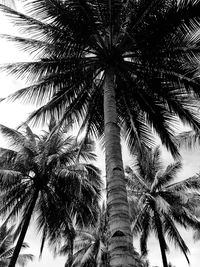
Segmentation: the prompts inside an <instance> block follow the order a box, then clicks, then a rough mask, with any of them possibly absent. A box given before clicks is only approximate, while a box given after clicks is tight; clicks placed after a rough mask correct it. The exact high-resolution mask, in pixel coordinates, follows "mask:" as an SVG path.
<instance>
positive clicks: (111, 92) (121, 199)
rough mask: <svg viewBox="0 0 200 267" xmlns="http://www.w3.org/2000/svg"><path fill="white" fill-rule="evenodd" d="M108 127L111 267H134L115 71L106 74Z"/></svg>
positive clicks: (108, 208) (109, 248) (106, 120)
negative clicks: (116, 98)
mask: <svg viewBox="0 0 200 267" xmlns="http://www.w3.org/2000/svg"><path fill="white" fill-rule="evenodd" d="M104 127H105V128H104V132H105V151H106V178H107V211H108V235H109V240H108V253H109V257H110V266H111V267H119V266H123V267H132V266H136V264H135V260H134V258H133V253H132V250H133V245H132V235H131V230H130V217H129V207H128V201H127V192H126V187H125V179H124V170H123V163H122V153H121V144H120V128H119V126H118V117H117V109H116V100H115V76H114V73H113V71H112V70H111V69H110V70H107V71H106V73H105V82H104Z"/></svg>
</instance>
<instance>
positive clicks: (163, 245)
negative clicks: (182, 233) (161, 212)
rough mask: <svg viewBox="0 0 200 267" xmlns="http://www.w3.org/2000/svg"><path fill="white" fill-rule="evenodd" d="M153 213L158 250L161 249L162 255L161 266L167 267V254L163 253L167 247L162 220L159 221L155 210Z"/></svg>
mask: <svg viewBox="0 0 200 267" xmlns="http://www.w3.org/2000/svg"><path fill="white" fill-rule="evenodd" d="M154 215H155V225H156V228H157V233H158V240H159V245H160V251H161V256H162V261H163V267H168V263H167V256H166V253H165V252H166V249H167V245H166V242H165V238H164V236H163V230H162V222H161V221H160V218H159V216H158V214H157V212H155V211H154Z"/></svg>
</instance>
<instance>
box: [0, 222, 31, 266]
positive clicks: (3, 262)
mask: <svg viewBox="0 0 200 267" xmlns="http://www.w3.org/2000/svg"><path fill="white" fill-rule="evenodd" d="M13 230H14V226H11V227H9V228H8V227H7V226H6V225H5V224H3V225H2V226H1V227H0V266H1V267H7V266H8V264H9V262H10V259H11V257H12V254H13V251H14V249H15V247H14V246H13V245H14V241H15V234H14V233H13ZM22 247H23V248H28V245H27V244H26V243H23V246H22ZM32 260H33V255H32V254H20V255H19V256H18V259H17V262H16V264H17V265H19V266H22V267H23V266H26V264H27V263H28V262H29V261H32Z"/></svg>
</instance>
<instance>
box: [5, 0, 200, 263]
mask: <svg viewBox="0 0 200 267" xmlns="http://www.w3.org/2000/svg"><path fill="white" fill-rule="evenodd" d="M26 2H28V3H29V4H27V5H26V14H27V13H28V14H30V15H25V14H22V13H19V12H17V11H15V10H12V9H10V8H7V7H5V6H3V5H1V10H3V12H4V13H5V14H7V15H8V16H9V18H10V19H12V20H13V22H14V24H15V25H17V26H19V27H20V31H21V32H23V33H24V34H25V35H24V37H22V36H20V37H16V36H8V35H4V38H6V39H7V40H11V41H14V42H16V43H17V44H18V45H19V46H20V47H21V48H22V49H23V51H25V50H26V51H28V52H30V53H31V54H33V55H34V56H35V59H34V60H33V61H32V62H20V63H15V64H8V65H6V66H5V68H6V70H7V71H8V72H9V73H12V74H15V75H16V76H17V77H20V78H22V77H24V78H27V79H28V81H29V84H30V85H29V86H27V87H25V88H23V89H21V90H19V91H18V92H17V93H15V94H13V95H12V96H11V97H10V99H12V100H15V99H19V98H22V99H23V100H24V101H25V102H28V103H36V104H38V105H39V106H40V107H39V109H37V110H36V111H35V112H34V113H33V114H32V115H31V116H30V117H29V119H28V121H31V120H34V121H35V122H37V123H41V122H43V123H44V122H46V120H47V119H48V117H49V116H50V114H51V115H52V114H54V115H55V116H58V117H59V119H60V122H61V123H62V122H63V121H65V120H67V121H68V120H70V119H72V120H74V121H77V122H79V123H80V131H82V130H85V131H84V133H85V136H86V138H87V136H88V135H91V134H95V135H96V136H101V135H102V134H103V133H104V135H105V153H106V170H107V175H106V177H107V196H108V201H107V205H108V214H109V217H108V225H109V226H108V228H109V231H110V241H109V246H108V251H109V254H110V265H111V266H115V267H116V266H125V267H126V266H134V265H135V264H134V260H133V256H132V255H133V254H132V252H131V251H130V250H131V248H132V236H131V230H130V218H129V211H128V202H127V193H126V188H125V183H124V179H125V177H124V170H123V164H122V156H121V146H120V129H123V130H124V132H123V134H124V135H125V137H126V139H127V141H128V144H129V146H130V147H131V148H132V149H134V147H135V146H136V145H137V146H139V147H140V140H143V142H144V143H146V144H148V145H150V144H151V143H152V135H151V129H153V130H155V131H156V132H157V133H158V135H159V136H160V138H161V140H162V142H163V144H164V145H166V146H167V148H168V149H170V151H171V152H172V154H173V155H174V156H177V155H178V151H177V147H176V145H175V143H174V141H173V133H174V123H175V122H177V120H176V116H178V117H179V118H180V119H181V121H182V122H184V123H187V124H189V125H190V126H191V127H192V128H193V129H195V130H199V126H200V123H199V119H198V116H197V114H196V112H197V111H196V106H197V102H196V98H197V97H199V75H198V74H197V71H198V70H199V63H198V61H197V58H198V54H199V38H198V37H199V34H200V33H199V31H198V29H199V20H200V12H199V11H200V2H199V1H192V0H180V1H178V0H177V1H176V0H167V1H158V0H151V1H149V0H139V1H138V0H132V1H128V0H123V1H122V0H108V1H105V0H99V1H96V0H95V1H91V0H71V1H67V0H29V1H26ZM194 34H196V35H195V36H196V38H193V37H194ZM194 96H195V97H194ZM122 244H123V245H122Z"/></svg>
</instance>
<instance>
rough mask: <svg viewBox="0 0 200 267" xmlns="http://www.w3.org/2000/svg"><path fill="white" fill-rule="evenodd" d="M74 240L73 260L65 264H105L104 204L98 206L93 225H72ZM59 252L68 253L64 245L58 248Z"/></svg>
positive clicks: (97, 266) (81, 266)
mask: <svg viewBox="0 0 200 267" xmlns="http://www.w3.org/2000/svg"><path fill="white" fill-rule="evenodd" d="M74 229H75V234H76V238H75V242H74V253H73V262H72V264H71V265H69V260H70V259H69V260H68V261H67V262H66V266H74V267H100V266H108V265H107V256H108V255H107V242H106V241H107V235H106V231H107V219H106V209H105V205H103V206H102V208H101V209H100V208H99V213H98V219H97V222H96V223H95V225H93V226H92V225H91V226H89V227H87V228H86V227H85V228H79V227H77V226H74ZM60 253H61V254H66V253H68V247H67V246H66V245H65V246H63V247H62V248H61V249H60Z"/></svg>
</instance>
